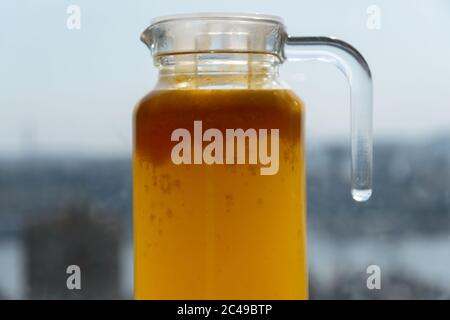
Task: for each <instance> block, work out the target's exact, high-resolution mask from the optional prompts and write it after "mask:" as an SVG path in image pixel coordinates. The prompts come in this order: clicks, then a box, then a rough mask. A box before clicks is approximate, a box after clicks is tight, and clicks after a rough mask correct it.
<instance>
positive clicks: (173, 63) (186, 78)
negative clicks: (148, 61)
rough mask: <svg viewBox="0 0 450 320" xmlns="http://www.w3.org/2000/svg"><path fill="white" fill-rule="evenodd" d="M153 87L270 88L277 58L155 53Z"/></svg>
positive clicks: (275, 79) (274, 82)
mask: <svg viewBox="0 0 450 320" xmlns="http://www.w3.org/2000/svg"><path fill="white" fill-rule="evenodd" d="M155 65H156V66H157V67H158V69H159V79H158V83H157V86H156V89H249V88H251V89H273V88H278V87H282V85H281V83H279V82H278V69H279V65H280V61H279V59H278V57H276V56H274V55H271V54H261V53H241V52H240V53H237V52H205V53H201V52H196V53H183V54H175V55H163V56H158V57H155Z"/></svg>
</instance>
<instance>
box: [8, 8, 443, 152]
mask: <svg viewBox="0 0 450 320" xmlns="http://www.w3.org/2000/svg"><path fill="white" fill-rule="evenodd" d="M294 3H295V5H294ZM73 4H75V5H78V6H79V7H80V9H81V29H80V30H69V29H68V28H67V27H66V20H67V17H68V14H67V12H66V10H67V7H68V6H69V5H73ZM371 5H377V6H378V7H379V8H380V9H381V29H379V30H371V29H368V28H367V26H366V23H367V19H368V17H369V14H368V13H367V8H368V7H369V6H371ZM198 11H201V12H205V11H245V12H260V13H270V14H276V15H279V16H282V17H283V18H284V19H285V22H286V25H287V26H288V32H289V33H290V34H292V35H308V36H309V35H329V36H336V37H338V38H341V39H343V40H346V41H348V42H350V43H351V44H353V45H354V46H355V47H356V48H358V49H359V50H360V51H361V53H362V54H363V55H364V56H365V57H366V60H367V61H368V63H369V65H370V67H371V69H372V73H373V78H374V88H375V92H374V100H375V103H374V110H375V113H374V129H375V139H376V140H382V139H391V138H396V139H409V140H410V141H414V140H415V139H423V138H425V139H427V138H429V137H433V136H437V135H439V134H447V136H450V40H449V39H450V35H449V33H450V1H446V0H441V1H438V0H435V1H425V0H423V1H411V0H402V1H367V0H358V1H331V0H330V1H324V0H322V1H317V0H316V1H298V0H297V1H287V0H284V1H283V0H277V1H274V0H272V1H262V0H245V1H242V0H227V1H189V0H177V1H173V0H172V1H171V0H166V1H149V0H145V1H144V0H140V1H133V0H130V1H119V0H116V1H111V0H102V1H99V0H95V1H93V0H72V1H63V0H45V1H44V0H41V1H32V0H21V1H14V0H3V1H1V2H0V156H10V155H21V154H29V152H30V151H32V152H33V153H38V154H41V155H44V154H49V153H59V154H64V153H83V154H102V155H113V154H114V155H117V154H126V153H129V152H130V149H131V133H132V129H131V115H132V110H133V108H134V105H135V103H136V102H137V101H138V100H139V98H140V97H142V96H143V95H144V94H145V93H146V92H148V91H149V90H151V88H152V85H153V84H154V81H155V76H156V69H155V68H154V67H153V65H152V61H151V57H150V53H149V51H148V50H147V48H146V47H145V46H144V45H143V44H142V43H141V42H140V41H139V35H140V33H141V31H142V30H143V29H144V28H145V27H146V26H148V24H149V22H150V20H151V19H152V18H154V17H156V16H160V15H166V14H173V13H186V12H198ZM282 74H283V77H284V79H285V80H286V81H287V82H288V83H289V84H290V85H291V87H292V88H294V89H295V90H296V91H297V92H298V93H299V95H300V96H301V97H302V99H303V100H304V101H305V103H306V108H307V114H308V118H307V121H308V125H307V130H308V137H309V138H310V140H313V141H315V140H316V138H323V139H327V138H334V137H338V138H342V139H344V138H345V139H346V138H347V135H348V128H349V121H348V117H349V113H348V110H347V109H348V85H347V83H346V81H345V79H344V77H343V76H342V75H341V74H340V73H339V72H338V71H337V70H336V69H335V68H334V67H332V66H330V65H326V64H323V63H316V62H313V63H301V64H297V65H295V64H293V63H288V64H286V65H285V66H283V69H282Z"/></svg>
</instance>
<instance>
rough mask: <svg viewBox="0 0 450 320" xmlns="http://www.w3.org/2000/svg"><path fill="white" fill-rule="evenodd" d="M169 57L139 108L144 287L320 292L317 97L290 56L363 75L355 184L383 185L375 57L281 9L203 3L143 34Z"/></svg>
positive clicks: (354, 188)
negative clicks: (309, 137)
mask: <svg viewBox="0 0 450 320" xmlns="http://www.w3.org/2000/svg"><path fill="white" fill-rule="evenodd" d="M142 40H143V41H144V43H145V44H147V46H148V47H149V48H150V50H151V52H152V55H153V58H154V64H155V66H156V67H157V68H158V69H159V77H158V81H157V83H156V86H155V88H154V89H153V90H152V91H151V92H150V93H149V94H148V95H147V96H145V97H144V98H143V99H142V100H141V101H140V102H139V104H138V106H137V108H136V110H135V119H134V121H135V126H134V130H135V132H134V151H133V175H134V178H133V192H134V200H133V202H134V246H135V275H134V276H135V298H137V299H306V298H307V297H308V281H307V253H306V192H305V190H306V186H305V180H306V179H305V176H306V174H305V147H304V118H305V114H304V112H305V110H304V104H303V102H302V101H301V100H300V98H299V97H298V96H296V94H295V93H294V92H292V91H291V90H290V89H289V88H288V87H287V86H286V85H285V84H284V83H283V82H281V80H280V79H279V77H278V71H279V67H280V65H281V64H282V63H283V62H284V61H285V60H293V61H304V60H311V59H312V60H321V61H326V62H331V63H333V64H334V65H336V66H337V67H338V68H339V69H340V70H341V71H343V73H344V74H345V75H346V76H347V78H348V80H349V82H350V87H351V99H350V101H351V128H352V129H351V135H352V139H351V141H352V163H351V166H352V169H351V175H352V176H351V194H352V196H353V198H354V199H355V200H356V201H365V200H367V199H368V198H369V197H370V195H371V188H372V186H371V184H372V179H371V170H372V137H371V135H372V84H371V75H370V71H369V68H368V66H367V64H366V62H365V61H364V59H363V57H362V56H361V55H360V54H359V53H358V52H357V51H356V50H355V49H354V48H353V47H352V46H350V45H348V44H347V43H345V42H343V41H340V40H336V39H332V38H327V37H290V36H288V35H287V33H286V28H285V26H284V25H283V22H282V20H281V19H280V18H278V17H274V16H269V15H260V14H253V15H248V14H194V15H177V16H169V17H163V18H159V19H157V20H154V22H153V23H152V24H151V26H150V27H149V28H147V29H146V30H145V31H144V32H143V34H142Z"/></svg>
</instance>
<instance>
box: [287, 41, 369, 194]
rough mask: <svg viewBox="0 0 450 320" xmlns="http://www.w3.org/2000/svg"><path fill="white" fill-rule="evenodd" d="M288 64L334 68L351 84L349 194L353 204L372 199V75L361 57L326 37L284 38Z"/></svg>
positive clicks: (346, 44) (341, 43) (343, 43)
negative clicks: (322, 64)
mask: <svg viewBox="0 0 450 320" xmlns="http://www.w3.org/2000/svg"><path fill="white" fill-rule="evenodd" d="M286 45H287V46H286V48H285V52H284V54H285V57H286V58H287V60H288V61H310V60H315V61H324V62H329V63H332V64H333V65H335V66H336V67H337V68H338V69H339V70H341V71H342V72H343V73H344V75H345V76H346V77H347V80H348V82H349V84H350V108H351V147H352V153H351V154H352V164H351V166H352V167H351V193H352V197H353V199H354V200H356V201H367V200H368V199H369V198H370V196H371V195H372V149H373V146H372V145H373V143H372V75H371V73H370V69H369V66H368V65H367V62H366V61H365V60H364V57H363V56H362V55H361V54H360V53H359V52H358V51H357V50H356V49H355V48H353V47H352V46H351V45H350V44H348V43H346V42H344V41H341V40H338V39H334V38H329V37H287V41H286Z"/></svg>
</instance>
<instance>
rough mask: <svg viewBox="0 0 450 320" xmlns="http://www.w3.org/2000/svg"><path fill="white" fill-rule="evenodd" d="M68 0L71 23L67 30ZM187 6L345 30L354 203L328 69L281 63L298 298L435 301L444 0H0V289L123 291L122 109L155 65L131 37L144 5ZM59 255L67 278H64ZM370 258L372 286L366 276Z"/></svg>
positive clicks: (125, 165)
mask: <svg viewBox="0 0 450 320" xmlns="http://www.w3.org/2000/svg"><path fill="white" fill-rule="evenodd" d="M70 5H76V6H78V8H79V9H80V12H81V27H80V29H68V28H67V18H68V17H69V16H70V14H71V13H70V12H72V13H73V10H72V11H71V10H69V11H68V7H69V6H70ZM374 6H375V7H374ZM377 10H378V12H379V14H380V19H381V20H380V24H379V25H377V24H375V25H376V26H377V27H375V28H371V26H373V24H372V25H371V24H370V23H368V21H369V20H370V18H371V17H372V18H373V15H374V14H376V12H377ZM198 11H203V12H205V11H244V12H255V11H257V12H265V13H272V14H277V15H280V16H282V17H284V18H285V20H286V24H287V26H288V30H289V31H290V33H291V34H294V35H331V36H336V37H338V38H341V39H344V40H346V41H348V42H350V43H351V44H353V45H354V46H355V47H356V48H358V49H359V50H360V51H361V52H362V54H363V55H364V56H365V58H366V59H367V61H368V62H369V65H370V66H371V69H372V73H373V76H374V88H375V92H374V99H375V104H374V111H375V113H374V130H375V132H374V133H375V150H374V194H373V197H372V199H371V200H370V201H369V202H367V203H355V202H354V201H353V200H352V199H351V197H350V190H349V188H350V187H349V186H350V183H349V176H350V174H349V165H350V159H349V155H350V150H349V143H348V132H349V130H348V129H349V127H348V126H349V121H348V120H349V119H348V118H349V113H348V110H347V109H348V108H347V107H346V106H347V105H348V86H347V84H346V83H345V81H344V80H343V77H342V76H341V75H340V74H339V73H338V71H336V70H334V69H333V68H332V67H330V66H326V65H322V64H320V63H317V64H316V63H311V64H302V65H294V64H286V65H287V66H285V67H283V69H282V75H283V79H285V80H286V81H287V82H288V83H289V84H290V85H291V86H292V87H293V89H294V90H295V91H296V92H298V93H299V95H300V97H301V98H302V99H303V100H304V101H305V103H306V106H307V137H308V159H307V160H308V232H309V235H308V242H309V243H308V250H309V253H308V255H309V265H310V290H311V298H313V299H327V298H332V299H337V298H343V299H357V298H362V299H399V298H404V299H410V298H414V299H428V298H435V299H450V90H449V88H450V63H449V62H448V57H449V56H450V42H449V41H443V40H442V39H447V38H448V30H450V2H448V1H445V0H433V1H419V0H411V1H407V0H398V1H387V0H380V1H369V0H359V1H357V0H346V1H339V2H337V1H331V0H330V1H327V0H318V1H297V2H296V4H295V5H293V3H292V1H288V0H279V1H276V2H274V1H259V0H248V1H245V2H242V1H239V0H229V1H227V3H226V4H225V3H220V2H208V3H206V2H205V3H199V2H194V1H181V0H173V1H168V2H167V3H165V4H164V6H161V5H159V6H158V7H155V5H154V3H153V2H150V1H144V0H134V1H127V2H124V1H106V0H98V1H88V0H78V1H51V0H46V1H39V2H36V1H32V0H23V1H13V0H7V1H2V2H0V52H1V54H0V70H1V72H0V299H14V298H18V299H21V298H37V299H53V298H67V299H78V298H87V299H96V298H120V299H129V298H132V292H133V283H132V282H133V281H132V279H133V274H132V273H133V259H132V258H133V252H132V247H133V243H132V212H131V211H132V210H131V199H132V197H131V160H130V150H131V133H132V128H131V118H132V109H133V105H134V104H135V103H136V101H137V100H138V99H139V98H140V97H142V96H143V95H144V94H145V93H146V92H148V91H149V90H150V89H151V87H152V85H153V83H154V81H155V77H156V70H155V69H154V68H153V66H152V62H151V58H150V55H149V53H148V50H147V49H146V48H145V47H144V46H143V45H142V44H141V43H140V42H139V34H140V32H141V31H142V30H143V29H144V28H145V27H146V26H147V25H148V24H149V21H150V19H151V18H152V17H155V16H160V15H166V14H170V13H183V12H198ZM374 12H375V13H374ZM70 264H77V265H79V266H80V267H81V269H82V290H80V291H77V290H73V291H69V290H67V288H66V278H67V276H68V275H67V274H66V267H67V266H68V265H70ZM372 264H376V265H379V266H380V268H381V274H382V282H381V286H382V287H381V290H368V289H367V287H366V279H367V277H368V274H367V273H366V268H367V266H369V265H372Z"/></svg>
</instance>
